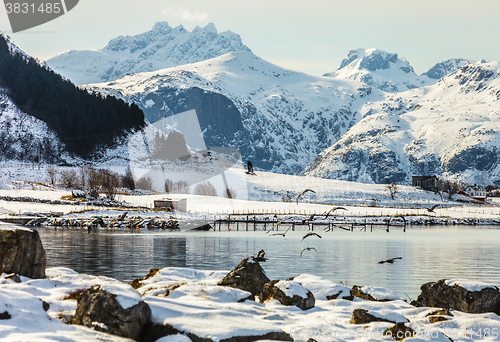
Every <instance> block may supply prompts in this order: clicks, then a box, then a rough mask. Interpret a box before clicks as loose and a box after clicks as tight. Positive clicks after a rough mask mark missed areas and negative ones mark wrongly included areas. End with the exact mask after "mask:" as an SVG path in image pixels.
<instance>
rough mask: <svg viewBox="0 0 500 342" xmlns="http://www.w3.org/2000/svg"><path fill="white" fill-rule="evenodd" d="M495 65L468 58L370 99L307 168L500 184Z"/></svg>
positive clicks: (356, 176) (371, 177) (374, 177)
mask: <svg viewBox="0 0 500 342" xmlns="http://www.w3.org/2000/svg"><path fill="white" fill-rule="evenodd" d="M499 67H500V63H498V62H495V63H477V64H469V65H466V66H464V67H463V68H462V69H460V70H458V71H457V72H455V73H454V74H452V75H449V76H447V77H445V78H443V79H441V80H440V81H439V82H438V83H437V84H435V85H432V86H428V87H423V88H420V89H414V90H411V91H408V92H406V93H401V94H394V95H389V96H387V97H386V98H385V99H384V100H383V101H380V102H378V103H371V104H367V105H366V106H365V107H364V108H365V109H364V110H365V111H364V112H363V113H364V117H363V119H362V120H360V122H358V123H357V124H356V125H355V126H354V127H352V128H351V129H350V130H349V131H348V132H347V133H346V134H345V135H343V136H342V137H341V138H340V139H339V140H338V141H337V142H336V143H335V144H334V145H333V146H331V147H330V148H328V149H326V150H324V151H323V152H321V153H320V155H318V157H317V158H316V159H315V160H314V162H313V163H312V164H311V165H310V166H308V167H307V168H306V170H305V174H308V175H312V176H319V177H326V178H335V179H346V180H357V181H367V182H375V183H384V182H385V181H387V180H391V181H396V182H400V183H409V182H410V180H411V176H412V175H429V174H437V175H440V174H443V175H446V176H455V177H458V178H462V179H464V180H467V181H469V182H472V183H478V184H490V183H493V182H494V183H500V159H499V157H498V156H499V146H500V129H499V127H500V111H499V110H498V109H497V108H498V101H499V99H500V77H499V75H498V69H499Z"/></svg>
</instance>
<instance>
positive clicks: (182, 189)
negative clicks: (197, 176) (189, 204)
mask: <svg viewBox="0 0 500 342" xmlns="http://www.w3.org/2000/svg"><path fill="white" fill-rule="evenodd" d="M172 193H174V194H189V184H188V183H187V182H185V181H177V182H175V183H174V184H173V191H172Z"/></svg>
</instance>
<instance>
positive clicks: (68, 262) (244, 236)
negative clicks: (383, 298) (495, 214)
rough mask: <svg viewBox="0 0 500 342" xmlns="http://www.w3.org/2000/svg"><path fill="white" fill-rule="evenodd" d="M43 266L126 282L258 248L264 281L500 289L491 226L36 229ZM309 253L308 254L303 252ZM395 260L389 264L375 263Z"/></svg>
mask: <svg viewBox="0 0 500 342" xmlns="http://www.w3.org/2000/svg"><path fill="white" fill-rule="evenodd" d="M39 232H40V236H41V238H42V241H43V245H44V248H45V251H46V253H47V267H54V266H63V267H69V268H72V269H74V270H75V271H77V272H79V273H89V274H94V275H105V276H110V277H114V278H117V279H120V280H122V281H127V282H129V281H131V280H132V279H135V278H141V277H143V276H145V275H146V274H147V273H148V272H149V270H150V269H151V268H163V267H189V268H195V269H204V270H228V271H229V270H231V269H232V268H234V267H235V266H236V265H237V264H238V262H239V261H240V260H241V259H242V258H245V257H247V256H251V255H253V256H255V255H257V253H258V252H259V251H260V250H261V249H264V250H265V251H266V257H267V258H269V260H268V261H266V262H265V263H262V266H263V268H264V269H265V271H266V273H267V275H268V277H269V278H270V279H286V278H290V277H292V276H295V275H298V274H303V273H309V274H314V275H318V276H322V277H324V278H326V279H329V280H332V281H335V282H341V283H343V284H345V285H347V286H349V287H351V286H352V285H370V286H381V287H385V288H388V289H391V290H393V291H394V292H396V293H397V294H398V295H399V296H400V297H401V298H403V299H408V298H409V297H410V298H411V299H416V297H417V296H418V294H419V293H420V286H421V285H422V284H424V283H426V282H429V281H437V280H439V279H473V280H478V281H482V282H487V283H490V284H494V285H497V286H500V268H499V267H498V264H499V262H500V229H498V228H497V227H488V226H477V227H469V226H467V227H463V226H460V227H456V226H455V227H410V228H408V229H407V231H406V233H404V232H403V231H402V229H392V228H391V231H390V232H386V231H385V229H382V228H379V229H374V231H373V232H370V231H369V229H368V231H367V232H364V231H359V230H356V231H354V232H349V231H343V230H335V231H331V232H323V231H317V233H318V234H320V235H321V236H322V238H318V237H316V236H311V237H308V238H306V239H305V240H303V241H301V239H302V236H303V235H304V234H305V233H306V232H307V231H306V230H297V231H289V232H288V233H287V234H286V236H285V237H282V236H271V234H266V233H265V232H264V231H250V232H247V231H234V230H233V231H224V232H219V231H215V232H214V231H209V232H164V231H140V232H129V231H112V230H103V229H101V230H99V231H97V232H92V233H90V234H88V233H87V232H86V231H85V230H80V229H78V230H73V229H61V228H57V229H54V228H40V229H39ZM305 247H314V248H315V249H316V250H317V252H318V253H316V252H315V251H314V250H305V251H304V252H303V254H302V257H300V256H299V255H300V252H301V250H302V249H303V248H305ZM393 257H402V258H403V259H401V260H396V261H395V262H394V263H393V264H389V263H384V264H379V263H378V261H380V260H385V259H389V258H393Z"/></svg>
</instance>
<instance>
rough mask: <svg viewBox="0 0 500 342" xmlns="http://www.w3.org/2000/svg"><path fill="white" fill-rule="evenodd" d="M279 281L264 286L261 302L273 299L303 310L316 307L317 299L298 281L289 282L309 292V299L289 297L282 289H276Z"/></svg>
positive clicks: (297, 296) (296, 296) (295, 296)
mask: <svg viewBox="0 0 500 342" xmlns="http://www.w3.org/2000/svg"><path fill="white" fill-rule="evenodd" d="M278 282H279V280H273V281H271V282H269V283H267V284H265V285H264V287H263V289H262V293H261V295H260V301H261V302H265V301H267V300H269V299H271V298H274V299H276V300H278V301H279V302H280V303H281V304H283V305H295V306H297V307H298V308H300V309H302V310H309V309H311V308H313V307H314V304H315V303H316V299H315V298H314V295H313V294H312V292H311V291H309V290H307V289H305V288H304V287H303V286H302V285H301V284H300V283H298V282H296V281H287V282H288V283H292V284H293V285H294V286H300V287H302V288H304V289H305V290H306V291H307V297H306V298H303V297H301V296H299V295H296V294H294V295H293V296H292V297H290V296H287V295H286V294H285V293H284V292H283V291H282V290H281V289H280V288H278V287H276V284H277V283H278Z"/></svg>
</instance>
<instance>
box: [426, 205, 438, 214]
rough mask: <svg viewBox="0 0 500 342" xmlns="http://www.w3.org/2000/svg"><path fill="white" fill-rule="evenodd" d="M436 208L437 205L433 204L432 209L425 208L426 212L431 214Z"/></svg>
mask: <svg viewBox="0 0 500 342" xmlns="http://www.w3.org/2000/svg"><path fill="white" fill-rule="evenodd" d="M437 207H439V204H434V205H433V206H432V207H430V208H427V211H428V212H430V213H433V212H434V209H436V208H437Z"/></svg>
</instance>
